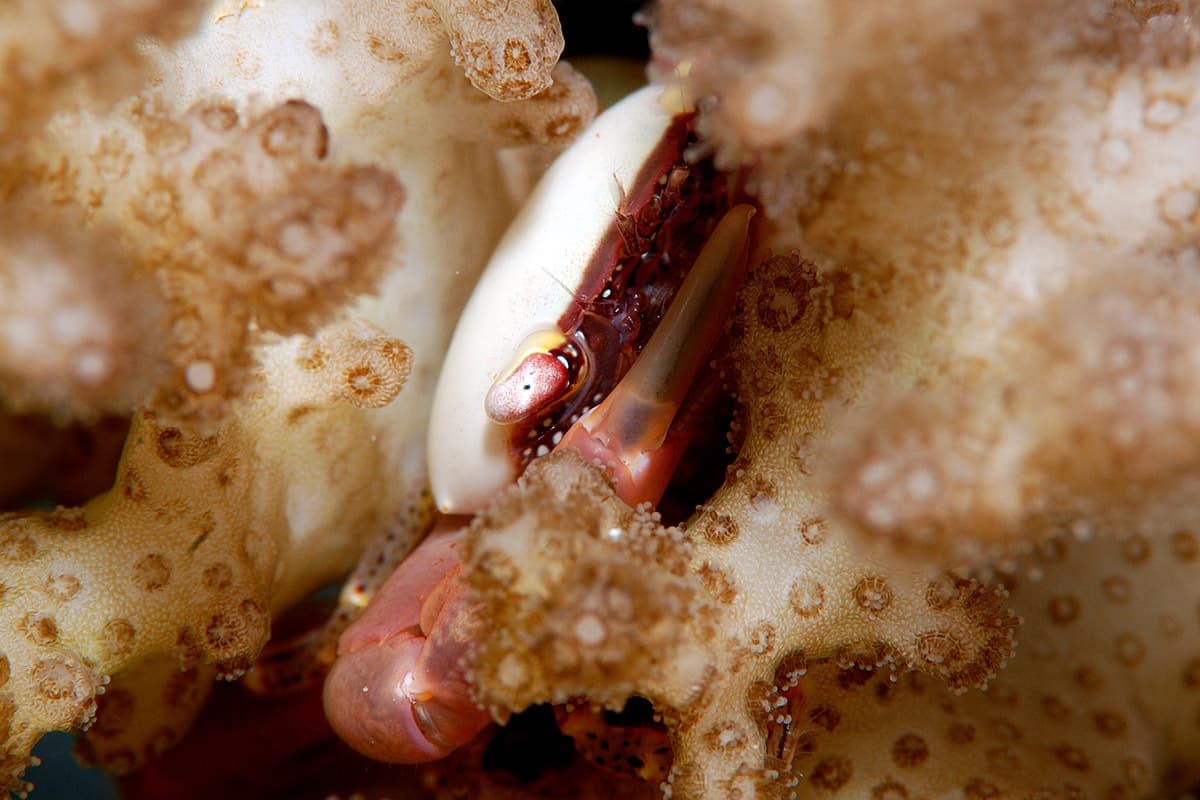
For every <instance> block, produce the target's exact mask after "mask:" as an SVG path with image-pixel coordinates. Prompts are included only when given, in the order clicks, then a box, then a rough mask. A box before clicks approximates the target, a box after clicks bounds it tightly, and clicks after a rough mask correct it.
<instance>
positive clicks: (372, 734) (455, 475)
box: [324, 87, 756, 763]
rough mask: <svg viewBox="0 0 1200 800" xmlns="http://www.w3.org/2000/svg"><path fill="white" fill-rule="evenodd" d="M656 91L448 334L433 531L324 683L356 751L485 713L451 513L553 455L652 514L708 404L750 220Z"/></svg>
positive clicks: (381, 749) (681, 118) (410, 743)
mask: <svg viewBox="0 0 1200 800" xmlns="http://www.w3.org/2000/svg"><path fill="white" fill-rule="evenodd" d="M663 98H664V91H663V90H662V89H661V88H658V87H651V88H647V89H643V90H641V91H640V92H637V93H635V94H634V95H631V96H630V97H629V98H627V99H626V100H625V101H623V102H622V103H620V104H618V105H616V106H614V107H613V108H612V109H610V110H609V111H608V112H606V113H605V114H603V115H601V117H599V118H598V119H597V121H596V122H595V123H594V125H593V127H592V128H591V129H590V130H588V131H586V132H585V133H584V134H583V136H582V137H581V139H580V140H579V142H577V143H576V144H575V145H574V146H573V147H572V148H571V149H569V150H568V151H567V152H566V153H564V155H563V156H562V157H561V158H560V159H559V160H558V161H557V162H556V163H555V164H554V165H553V166H552V167H551V168H550V170H549V171H548V172H547V174H546V176H545V178H544V179H543V181H542V183H541V184H539V187H538V188H537V189H536V190H535V192H534V194H533V196H532V197H531V200H530V202H529V204H528V205H527V206H526V208H525V209H524V211H522V213H521V214H520V215H519V216H518V218H517V219H516V221H515V222H514V224H513V227H512V228H511V229H510V230H509V232H508V234H507V235H506V236H505V238H504V239H503V241H502V242H501V243H500V245H499V247H498V249H497V251H496V253H495V255H494V256H493V260H492V262H491V263H490V264H489V266H488V269H487V270H486V271H485V273H484V276H483V278H482V279H481V282H480V284H479V286H478V287H477V288H476V290H475V293H474V295H473V296H472V299H471V301H470V302H469V304H468V306H467V308H466V310H465V312H464V315H463V318H462V320H461V321H460V323H459V326H458V328H457V330H456V333H455V336H454V340H453V342H452V344H451V347H450V351H449V354H448V356H447V360H446V364H445V366H444V368H443V372H442V377H441V379H440V382H439V386H438V390H437V393H436V396H435V403H434V408H435V411H434V414H433V419H432V424H431V435H430V447H429V452H430V475H431V484H432V490H433V494H434V497H435V499H436V501H437V503H438V505H439V508H440V510H441V511H442V513H443V514H444V516H443V518H442V522H441V523H440V524H439V527H438V528H437V529H436V530H435V531H434V532H433V533H432V534H431V535H430V536H429V537H428V538H427V539H426V540H425V541H424V542H423V543H422V544H421V545H420V546H419V547H418V548H417V549H416V550H415V551H414V552H413V553H412V554H411V555H410V556H409V557H408V559H406V560H405V561H404V562H403V563H402V564H401V565H400V567H399V568H398V569H397V570H396V572H395V573H394V574H393V575H392V576H391V577H390V578H389V579H388V581H387V582H386V583H385V584H384V585H383V587H382V588H381V589H380V591H379V593H378V594H377V595H376V596H375V598H374V599H373V601H372V603H371V605H370V606H369V607H368V608H367V610H366V611H365V612H364V614H363V615H362V617H360V618H359V619H358V620H357V621H356V622H355V623H354V624H353V625H352V626H350V628H348V629H347V630H346V632H345V633H344V634H343V635H342V637H341V639H340V641H339V644H338V655H337V659H336V661H335V663H334V666H333V669H332V670H331V672H330V674H329V677H328V679H327V681H326V684H325V691H324V700H325V709H326V714H327V715H328V717H329V720H330V722H331V724H332V725H333V727H334V729H335V730H336V731H337V732H338V733H339V735H340V736H341V737H342V738H343V739H345V740H346V741H347V742H348V743H349V744H351V745H352V746H353V747H355V748H356V749H358V750H359V751H360V752H362V753H363V754H365V755H368V756H370V757H373V758H376V759H379V760H383V761H389V762H395V763H417V762H422V761H431V760H435V759H439V758H442V757H444V756H446V755H449V754H450V753H451V752H453V751H454V750H456V749H457V748H459V747H461V746H463V745H464V744H466V743H467V742H469V741H471V740H472V739H473V738H474V737H475V736H476V735H478V734H479V733H480V731H482V730H483V729H484V728H485V727H486V726H487V725H488V724H490V722H491V721H492V720H491V716H490V715H489V714H488V713H487V712H486V711H483V710H481V709H480V708H478V707H477V706H476V705H475V703H474V702H473V701H472V699H471V696H470V687H469V686H468V683H467V680H466V678H465V676H464V674H463V663H464V657H465V656H466V655H467V653H468V651H469V648H470V646H471V642H472V640H473V639H474V638H475V637H477V636H481V635H486V632H482V631H479V630H478V627H479V626H478V625H477V624H476V622H475V618H474V609H473V608H472V605H471V602H470V598H469V595H468V593H467V591H466V584H465V581H463V580H462V578H461V573H462V569H463V565H462V562H461V560H460V558H459V555H458V553H457V551H458V550H459V548H460V546H461V545H462V542H463V540H464V535H465V532H466V528H465V527H464V526H463V523H464V518H463V517H462V516H461V515H463V514H469V513H473V512H475V511H478V510H480V509H481V508H482V507H483V506H484V505H485V504H486V502H487V499H488V498H489V496H491V495H492V494H494V493H495V492H497V491H498V490H500V489H502V488H504V487H505V486H507V485H509V484H510V483H512V482H513V481H514V480H515V479H516V478H517V477H518V476H519V474H520V472H521V471H522V470H523V469H524V467H525V466H526V465H528V463H529V462H530V461H531V460H532V459H534V458H537V457H538V456H541V455H545V454H547V453H548V452H550V451H551V450H553V449H558V448H571V449H574V450H576V451H578V452H579V453H581V454H582V455H583V456H584V457H585V458H587V459H590V460H593V461H595V462H598V463H600V464H601V465H602V466H604V467H605V468H606V469H607V472H608V475H609V477H610V480H611V481H612V483H613V486H614V488H615V490H616V492H617V494H618V496H619V497H620V498H621V499H622V500H623V501H624V502H626V503H627V504H629V505H631V506H637V505H639V504H647V503H648V504H650V505H654V504H656V503H657V502H658V501H659V499H660V498H661V497H662V495H663V493H664V491H665V490H666V488H667V483H668V481H669V479H670V477H671V475H672V474H673V473H674V472H675V467H676V466H677V465H678V463H679V460H680V459H681V458H682V456H683V454H684V451H685V449H686V447H687V444H688V442H689V440H690V438H691V434H692V432H693V430H694V428H695V425H696V420H697V416H698V415H697V414H695V413H691V408H692V407H694V406H697V405H703V404H704V403H705V399H706V398H711V395H712V391H711V389H710V388H709V387H711V385H713V382H712V381H710V380H705V379H703V378H701V377H700V376H702V374H703V373H704V371H705V370H706V369H707V368H708V359H709V353H710V352H711V351H712V349H713V348H714V346H715V345H716V343H717V341H718V339H719V338H720V337H721V335H722V333H723V329H724V325H725V321H726V320H727V319H728V318H729V316H730V313H731V311H732V306H733V302H734V298H735V296H736V290H737V288H738V286H739V285H740V283H741V280H742V278H743V277H744V275H745V272H746V269H747V266H748V264H749V263H750V261H751V251H752V244H751V242H752V240H753V239H755V237H754V236H753V228H754V227H755V223H753V222H752V219H753V217H754V216H755V213H756V212H755V208H754V207H753V206H752V205H749V204H746V203H735V202H734V199H733V197H734V194H735V193H734V191H733V189H732V187H731V186H730V185H728V184H727V183H726V179H725V178H724V177H723V176H721V175H719V174H718V173H716V172H715V170H713V168H712V167H711V165H709V164H706V163H705V162H697V163H689V162H688V161H687V160H686V159H685V157H684V155H683V153H684V150H685V149H686V147H687V145H688V143H689V138H690V135H691V134H690V122H691V119H692V115H691V114H690V113H689V112H686V111H681V110H680V109H678V108H675V109H671V108H669V107H668V106H667V105H665V104H664V100H663ZM672 112H674V113H672ZM614 179H615V181H616V186H617V187H618V188H617V190H616V191H615V192H613V193H609V192H608V191H607V189H608V187H609V186H610V185H611V184H610V182H611V181H613V180H614ZM622 187H629V188H628V190H625V189H624V188H622ZM614 195H615V198H614ZM614 199H615V201H616V203H615V204H616V211H615V213H614V210H613V205H614ZM689 267H690V269H689ZM496 297H506V298H509V301H508V304H507V306H506V307H507V308H508V309H510V310H511V313H509V314H498V313H497V312H496V309H495V298H496ZM681 409H687V413H680V412H681ZM574 727H580V726H579V725H575V726H574ZM583 728H587V729H589V730H590V729H591V726H583V727H582V728H581V730H582V729H583ZM640 740H644V741H645V742H646V744H645V747H647V748H651V749H654V750H659V749H661V746H662V745H663V742H662V741H659V740H658V739H656V738H655V737H654V736H645V737H641V739H640Z"/></svg>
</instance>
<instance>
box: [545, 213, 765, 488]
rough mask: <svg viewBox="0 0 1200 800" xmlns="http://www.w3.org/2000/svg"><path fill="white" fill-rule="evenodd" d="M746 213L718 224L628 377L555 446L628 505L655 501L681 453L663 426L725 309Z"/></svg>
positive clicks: (740, 266) (746, 231) (746, 249)
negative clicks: (600, 472)
mask: <svg viewBox="0 0 1200 800" xmlns="http://www.w3.org/2000/svg"><path fill="white" fill-rule="evenodd" d="M754 213H755V211H754V207H753V206H750V205H746V204H742V205H738V206H734V207H733V208H732V209H730V210H729V212H728V213H727V214H726V215H725V216H724V217H722V218H721V221H720V222H719V223H718V224H717V227H716V229H715V230H714V231H713V233H712V236H710V237H709V239H708V242H707V243H706V244H705V245H704V249H703V250H701V251H700V255H699V256H698V257H697V258H696V263H695V264H694V265H693V266H692V269H691V270H690V271H689V272H688V275H687V278H686V279H685V280H684V282H683V285H682V286H681V287H680V289H679V294H678V295H677V296H676V297H675V300H674V301H673V302H672V303H671V307H670V308H669V309H668V310H667V313H666V314H665V315H664V316H663V319H662V322H661V323H659V326H658V329H657V330H655V332H654V335H653V336H651V337H650V341H648V342H647V343H646V347H645V348H644V349H643V350H642V352H641V355H639V356H638V358H637V360H636V361H635V362H634V363H633V366H632V367H630V369H629V372H628V373H626V374H625V377H624V378H623V379H622V380H621V382H620V383H619V384H617V386H616V388H615V389H613V391H612V392H611V393H609V395H608V397H606V398H605V399H604V400H603V401H601V403H600V404H599V405H597V406H596V407H595V408H594V409H592V410H591V412H589V413H588V414H586V415H585V416H584V417H583V418H582V419H581V420H579V421H578V422H577V423H575V424H574V425H572V426H571V428H570V429H569V430H568V431H567V433H566V435H564V436H563V439H562V443H561V444H560V445H559V446H560V447H573V448H575V449H576V450H578V451H579V452H580V453H582V454H583V455H584V456H586V457H588V458H592V459H597V460H599V461H600V462H601V463H603V464H604V465H605V467H607V468H608V470H609V472H610V474H611V476H612V478H613V481H614V482H615V483H616V490H617V495H618V496H620V498H621V499H622V500H624V501H625V502H626V503H628V504H630V505H637V504H638V503H641V502H647V501H648V502H650V503H657V502H658V499H659V498H661V497H662V494H663V492H664V491H665V490H666V486H667V483H668V481H670V479H671V475H672V474H673V473H674V471H675V466H676V465H677V464H678V463H679V459H680V458H681V457H682V456H683V453H684V451H685V449H686V447H687V437H684V436H669V432H670V431H671V423H672V422H673V421H674V420H675V416H676V413H677V412H678V411H679V408H680V406H681V405H682V404H683V401H684V398H685V397H686V396H687V394H688V392H689V390H690V389H691V387H692V383H693V381H695V379H696V376H697V374H698V373H699V372H700V370H701V368H702V367H703V366H704V363H705V361H706V360H707V359H708V355H709V353H710V352H711V351H712V349H713V347H714V346H715V345H716V343H717V340H718V339H719V338H720V337H721V333H722V331H723V330H724V327H725V320H727V319H728V318H729V314H730V312H731V311H732V309H733V304H734V300H735V297H736V295H737V288H738V286H739V285H741V282H742V278H743V277H745V273H746V268H747V264H748V263H749V260H750V221H751V218H752V217H753V216H754Z"/></svg>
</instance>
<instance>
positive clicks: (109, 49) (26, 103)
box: [0, 0, 204, 145]
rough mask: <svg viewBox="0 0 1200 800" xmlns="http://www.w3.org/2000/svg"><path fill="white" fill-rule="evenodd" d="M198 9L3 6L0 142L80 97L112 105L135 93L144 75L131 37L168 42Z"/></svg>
mask: <svg viewBox="0 0 1200 800" xmlns="http://www.w3.org/2000/svg"><path fill="white" fill-rule="evenodd" d="M203 6H204V3H203V2H202V0H47V1H46V2H42V0H9V2H6V3H4V4H3V5H2V6H0V136H6V135H10V134H13V133H22V132H29V131H31V130H36V128H37V126H38V124H39V123H41V122H42V121H44V120H45V118H46V117H47V116H49V115H50V114H51V113H52V112H54V111H55V110H57V108H56V104H57V103H64V102H71V101H72V100H75V101H77V100H78V98H79V96H80V95H81V94H84V95H86V94H92V95H98V97H99V98H100V99H115V98H117V97H120V96H122V93H124V92H129V91H135V90H136V89H137V87H138V84H139V82H140V80H141V79H142V78H143V77H144V72H145V64H144V62H141V61H140V60H139V59H138V58H137V42H138V39H139V37H144V36H160V37H165V38H175V37H177V36H179V35H181V34H183V33H185V32H187V30H188V29H189V28H190V26H192V25H194V24H195V23H196V22H197V20H198V17H199V14H200V11H201V9H202V8H203ZM81 89H82V90H84V91H83V92H79V90H81ZM73 91H74V92H76V94H75V96H74V97H72V93H73ZM2 144H3V143H2V142H0V145H2Z"/></svg>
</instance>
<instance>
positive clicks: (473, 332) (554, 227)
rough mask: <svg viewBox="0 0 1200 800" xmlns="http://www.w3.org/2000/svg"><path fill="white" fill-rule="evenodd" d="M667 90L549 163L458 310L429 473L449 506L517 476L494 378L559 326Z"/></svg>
mask: <svg viewBox="0 0 1200 800" xmlns="http://www.w3.org/2000/svg"><path fill="white" fill-rule="evenodd" d="M662 93H663V89H662V87H657V86H652V87H646V88H644V89H641V90H639V91H637V92H635V93H634V94H631V95H630V96H629V97H627V98H625V99H624V100H622V101H621V102H620V103H617V104H616V105H614V106H613V107H612V108H610V109H609V110H607V111H606V112H604V113H603V114H601V115H600V116H599V117H597V118H596V120H595V121H594V122H593V123H592V124H591V126H590V127H588V129H587V130H586V131H584V132H583V134H582V135H581V136H580V138H579V139H578V140H577V141H576V142H575V143H574V144H573V145H571V147H570V148H568V149H567V150H566V151H565V152H564V153H563V154H562V155H561V156H560V157H559V158H558V159H557V160H556V161H555V162H554V164H553V165H551V167H550V168H549V169H548V170H547V171H546V174H545V175H544V176H543V177H542V180H541V181H540V182H539V183H538V185H537V187H536V188H535V189H534V190H533V192H532V194H531V195H530V197H529V199H528V201H527V202H526V204H525V206H524V208H523V209H522V210H521V212H520V213H519V214H518V215H517V217H516V219H514V220H513V223H512V225H511V226H510V227H509V229H508V231H507V232H506V233H505V235H504V238H503V239H501V240H500V244H499V245H498V246H497V247H496V251H495V253H494V254H493V255H492V258H491V261H490V262H489V263H488V265H487V268H486V269H485V270H484V273H483V276H482V277H481V278H480V280H479V284H478V285H477V286H476V287H475V291H474V293H473V294H472V295H471V299H470V301H469V302H468V303H467V306H466V308H465V309H464V311H463V314H462V317H461V318H460V319H459V322H458V327H457V328H456V329H455V331H454V338H453V340H452V341H451V343H450V349H449V351H448V352H447V354H446V361H445V364H444V365H443V367H442V372H441V376H440V377H439V379H438V385H437V390H436V391H435V393H434V399H433V410H432V414H431V419H430V427H429V477H430V482H431V485H432V488H433V494H434V498H435V500H436V501H437V504H438V506H439V508H441V510H442V511H444V512H447V513H471V512H474V511H477V510H479V508H481V507H482V506H483V504H484V503H485V502H486V501H487V499H488V498H489V497H490V496H491V495H492V494H493V493H494V492H496V491H497V490H499V489H501V488H503V487H505V486H507V485H508V484H510V483H512V482H513V481H515V480H516V478H517V477H518V476H517V467H516V465H515V464H514V463H513V460H512V458H511V456H510V455H509V443H508V432H507V430H506V427H505V426H503V425H499V424H497V423H495V422H493V421H492V420H491V419H490V418H489V417H488V415H487V414H486V413H485V411H484V398H485V397H486V396H487V393H488V389H489V388H490V387H491V385H492V383H493V381H495V380H496V378H497V377H499V376H500V374H501V373H502V372H504V371H505V370H506V368H508V367H509V366H510V365H511V363H512V361H513V357H514V355H515V354H516V352H517V350H518V347H519V346H520V344H521V343H522V342H523V341H524V340H525V339H526V338H527V337H528V336H529V335H531V334H533V333H535V332H537V331H544V330H550V329H556V326H557V324H558V320H559V318H560V317H561V316H562V315H563V314H564V313H565V312H566V311H567V310H568V308H569V306H570V305H571V304H572V303H573V302H575V300H574V294H573V293H574V292H575V291H576V290H577V288H578V287H579V285H580V282H581V281H582V279H583V276H584V272H585V270H586V268H587V266H588V263H589V261H590V260H591V258H592V255H593V253H594V252H595V251H596V249H597V248H598V247H599V246H600V244H601V242H602V240H603V239H604V237H605V234H606V233H607V232H608V231H609V229H610V227H611V226H612V224H613V220H614V218H615V214H616V212H617V210H618V205H619V203H620V201H621V189H622V187H624V188H628V187H630V186H632V184H633V181H634V179H635V178H636V177H637V175H638V173H639V172H640V171H641V170H642V168H643V166H644V165H645V164H646V162H647V160H648V159H649V158H650V157H651V155H652V154H653V153H654V152H655V149H656V147H657V145H658V144H659V142H660V141H661V140H662V138H663V135H664V134H665V133H666V131H667V130H668V128H669V127H670V124H671V120H672V119H673V114H671V113H670V112H669V111H668V110H667V109H666V107H665V106H664V103H663V102H662Z"/></svg>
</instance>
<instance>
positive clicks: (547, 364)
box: [483, 353, 570, 425]
mask: <svg viewBox="0 0 1200 800" xmlns="http://www.w3.org/2000/svg"><path fill="white" fill-rule="evenodd" d="M569 380H570V379H569V376H568V375H567V368H566V366H564V365H563V363H562V362H561V361H559V360H558V359H557V358H555V357H554V356H552V355H550V354H549V353H530V354H529V355H527V356H525V358H523V359H521V363H520V364H518V365H517V367H516V369H514V370H513V371H512V372H510V373H508V374H507V375H505V376H504V377H502V378H500V379H499V380H497V381H496V382H495V383H493V384H492V388H491V389H489V390H488V393H487V397H485V398H484V401H483V407H484V410H485V411H486V412H487V415H488V416H489V417H490V418H491V419H492V421H493V422H497V423H499V424H501V425H512V424H513V423H515V422H520V421H521V420H523V419H525V418H526V417H528V416H529V415H530V414H535V413H537V412H538V411H539V410H541V409H542V408H544V407H545V406H546V405H547V404H549V403H550V402H551V401H553V400H555V399H556V398H558V397H560V396H562V393H563V392H564V391H566V388H567V383H568V382H569Z"/></svg>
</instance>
